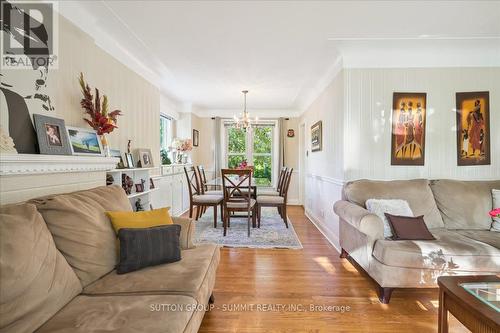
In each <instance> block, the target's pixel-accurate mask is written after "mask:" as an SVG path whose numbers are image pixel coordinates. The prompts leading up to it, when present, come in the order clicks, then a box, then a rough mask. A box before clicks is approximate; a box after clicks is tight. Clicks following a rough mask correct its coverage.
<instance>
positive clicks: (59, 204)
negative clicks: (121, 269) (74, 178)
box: [32, 186, 132, 286]
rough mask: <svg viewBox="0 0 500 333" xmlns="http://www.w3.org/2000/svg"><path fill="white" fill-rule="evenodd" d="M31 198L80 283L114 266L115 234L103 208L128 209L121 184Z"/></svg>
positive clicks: (128, 205) (98, 276)
mask: <svg viewBox="0 0 500 333" xmlns="http://www.w3.org/2000/svg"><path fill="white" fill-rule="evenodd" d="M32 202H33V203H35V204H36V206H37V208H38V210H39V211H40V213H41V214H42V215H43V218H44V219H45V222H47V226H48V227H49V230H50V232H51V233H52V235H53V236H54V241H55V243H56V246H57V248H58V249H59V251H61V252H62V254H63V255H64V256H65V257H66V260H67V261H68V263H69V264H70V265H71V267H73V269H74V270H75V272H76V275H77V276H78V277H79V278H80V280H81V282H82V285H83V286H86V285H88V284H89V283H92V282H93V281H95V280H97V279H98V278H100V277H101V276H103V275H105V274H106V273H109V272H110V271H112V270H113V269H114V267H115V265H116V264H117V263H118V249H117V242H116V234H115V231H114V230H113V227H112V226H111V222H110V221H109V218H108V217H107V216H106V214H105V212H106V211H127V210H128V211H131V210H132V206H131V205H130V201H129V200H128V198H127V196H126V194H125V191H123V189H122V188H121V187H119V186H102V187H96V188H94V189H91V190H85V191H78V192H73V193H67V194H58V195H52V196H47V197H43V198H38V199H33V200H32Z"/></svg>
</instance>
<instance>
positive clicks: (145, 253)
mask: <svg viewBox="0 0 500 333" xmlns="http://www.w3.org/2000/svg"><path fill="white" fill-rule="evenodd" d="M180 234H181V226H180V225H177V224H172V225H166V226H160V227H151V228H142V229H138V228H122V229H120V231H118V237H119V238H120V262H119V263H118V266H117V268H116V273H117V274H124V273H128V272H133V271H137V270H139V269H141V268H144V267H149V266H154V265H159V264H165V263H171V262H175V261H179V260H181V247H180V242H179V236H180Z"/></svg>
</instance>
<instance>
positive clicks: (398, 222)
mask: <svg viewBox="0 0 500 333" xmlns="http://www.w3.org/2000/svg"><path fill="white" fill-rule="evenodd" d="M385 216H386V217H387V219H388V220H389V223H390V224H391V229H392V233H393V234H394V236H393V237H392V239H393V240H435V238H434V236H432V234H431V233H430V232H429V229H427V226H426V225H425V222H424V217H423V216H422V215H420V216H417V217H409V216H396V215H391V214H387V213H386V214H385Z"/></svg>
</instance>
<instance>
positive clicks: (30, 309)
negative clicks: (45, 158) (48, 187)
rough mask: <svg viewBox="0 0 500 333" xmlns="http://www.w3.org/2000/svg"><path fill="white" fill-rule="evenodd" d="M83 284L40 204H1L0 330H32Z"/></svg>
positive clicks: (75, 293)
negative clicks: (39, 209) (51, 228)
mask: <svg viewBox="0 0 500 333" xmlns="http://www.w3.org/2000/svg"><path fill="white" fill-rule="evenodd" d="M81 290H82V286H81V285H80V280H78V278H77V276H76V275H75V272H73V270H72V269H71V267H70V266H69V265H68V263H67V262H66V259H64V257H63V255H62V254H61V253H60V252H59V251H57V249H56V245H55V244H54V240H53V239H52V235H51V234H50V232H49V230H48V229H47V225H46V224H45V222H44V221H43V218H42V216H41V215H40V213H39V212H37V210H36V207H35V206H34V205H31V204H18V205H9V206H3V207H1V208H0V331H2V332H4V331H5V332H32V331H34V330H35V329H37V328H38V327H40V326H41V325H42V324H43V323H44V322H45V321H47V320H48V319H49V318H50V317H52V316H53V315H54V314H56V313H57V311H59V309H61V308H62V307H63V306H64V305H66V304H67V303H68V302H69V301H71V299H73V298H74V297H75V296H76V295H78V294H79V293H80V292H81Z"/></svg>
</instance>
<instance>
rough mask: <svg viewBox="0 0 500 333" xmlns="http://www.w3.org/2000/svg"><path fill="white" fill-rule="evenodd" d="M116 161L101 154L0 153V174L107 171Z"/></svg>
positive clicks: (114, 165)
mask: <svg viewBox="0 0 500 333" xmlns="http://www.w3.org/2000/svg"><path fill="white" fill-rule="evenodd" d="M118 161H119V159H118V158H116V157H103V156H68V155H38V154H0V176H10V175H28V174H46V173H68V172H91V171H107V170H112V169H114V168H115V167H116V164H117V163H118Z"/></svg>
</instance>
